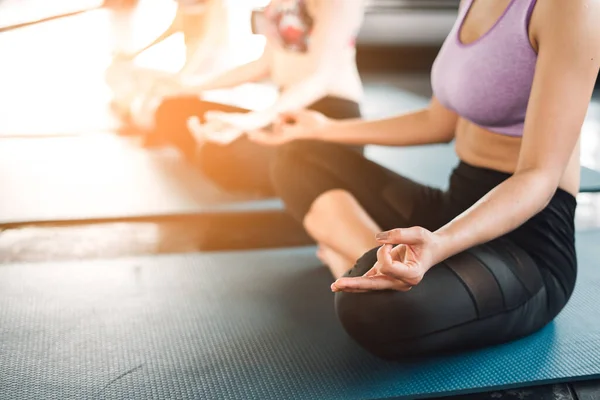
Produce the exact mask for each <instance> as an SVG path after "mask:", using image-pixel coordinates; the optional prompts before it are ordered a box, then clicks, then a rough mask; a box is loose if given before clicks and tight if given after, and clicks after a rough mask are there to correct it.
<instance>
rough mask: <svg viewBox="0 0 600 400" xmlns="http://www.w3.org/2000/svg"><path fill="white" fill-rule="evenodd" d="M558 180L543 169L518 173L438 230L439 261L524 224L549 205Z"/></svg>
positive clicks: (437, 256)
mask: <svg viewBox="0 0 600 400" xmlns="http://www.w3.org/2000/svg"><path fill="white" fill-rule="evenodd" d="M555 191H556V184H555V182H554V181H552V180H551V179H548V178H547V177H546V175H545V174H544V173H542V172H541V171H539V170H531V171H525V172H520V173H516V174H514V175H513V176H512V177H510V178H509V179H507V180H506V181H504V182H503V183H501V184H500V185H498V186H497V187H496V188H494V189H493V190H491V191H490V192H489V193H488V194H486V195H485V196H484V197H482V198H481V199H480V200H479V201H478V202H477V203H475V204H474V205H473V206H471V207H470V208H469V209H468V210H466V211H465V212H463V213H462V214H461V215H459V216H458V217H456V218H455V219H454V220H452V221H451V222H449V223H448V224H446V225H445V226H443V227H442V228H440V229H438V230H437V231H436V232H435V235H436V237H438V243H439V251H438V252H437V254H436V258H437V259H436V260H435V263H439V262H441V261H443V260H445V259H446V258H448V257H451V256H452V255H454V254H457V253H459V252H461V251H464V250H466V249H468V248H471V247H473V246H477V245H479V244H482V243H486V242H489V241H491V240H493V239H496V238H498V237H500V236H502V235H504V234H507V233H509V232H511V231H513V230H514V229H516V228H518V227H519V226H521V225H522V224H523V223H525V222H526V221H527V220H529V219H530V218H531V217H533V216H534V215H536V214H537V213H539V212H540V211H542V210H543V209H544V207H546V205H547V204H548V203H549V201H550V199H551V198H552V196H553V195H554V192H555Z"/></svg>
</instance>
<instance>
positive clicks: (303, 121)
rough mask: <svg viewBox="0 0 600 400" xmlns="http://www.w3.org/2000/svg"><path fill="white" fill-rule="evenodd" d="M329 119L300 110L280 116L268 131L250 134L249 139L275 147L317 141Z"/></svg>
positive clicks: (312, 112)
mask: <svg viewBox="0 0 600 400" xmlns="http://www.w3.org/2000/svg"><path fill="white" fill-rule="evenodd" d="M331 122H332V120H331V119H329V118H327V117H326V116H325V115H323V114H321V113H320V112H317V111H312V110H301V111H295V112H289V113H284V114H281V115H279V116H278V117H277V119H276V120H275V121H274V122H273V124H272V125H271V127H270V129H259V130H256V131H254V132H251V133H250V134H249V135H248V136H249V138H250V139H251V140H252V141H254V142H257V143H260V144H264V145H270V146H277V145H281V144H284V143H287V142H291V141H292V140H297V139H318V138H319V136H320V132H321V131H322V130H323V129H324V128H325V127H327V126H328V125H330V124H331Z"/></svg>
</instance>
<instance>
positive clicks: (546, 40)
mask: <svg viewBox="0 0 600 400" xmlns="http://www.w3.org/2000/svg"><path fill="white" fill-rule="evenodd" d="M531 32H532V35H533V37H534V38H535V39H536V41H537V42H538V44H539V45H542V46H554V45H566V44H567V42H570V44H571V45H578V44H579V45H584V46H588V45H591V46H593V44H596V45H600V0H569V1H564V0H543V1H540V0H538V1H537V3H536V5H535V10H534V13H533V16H532V19H531ZM574 41H576V42H577V43H574ZM596 48H597V49H598V48H599V47H598V46H596ZM592 50H595V49H591V48H590V51H592Z"/></svg>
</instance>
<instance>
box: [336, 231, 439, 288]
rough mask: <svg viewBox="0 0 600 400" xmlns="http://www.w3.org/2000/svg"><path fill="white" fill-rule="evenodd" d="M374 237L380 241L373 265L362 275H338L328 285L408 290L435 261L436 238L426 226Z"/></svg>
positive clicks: (417, 282) (388, 232) (419, 280)
mask: <svg viewBox="0 0 600 400" xmlns="http://www.w3.org/2000/svg"><path fill="white" fill-rule="evenodd" d="M377 241H379V242H380V243H382V244H383V245H382V246H381V247H380V248H379V250H378V251H377V262H376V263H375V265H374V266H373V268H371V269H370V270H369V271H368V272H367V273H366V274H364V275H363V276H359V277H354V278H350V277H343V278H340V279H338V280H337V281H335V282H334V283H333V284H332V285H331V290H332V291H334V292H351V293H362V292H368V291H375V290H398V291H408V290H410V289H411V288H412V287H413V286H416V285H418V284H419V283H420V282H421V280H422V279H423V276H424V275H425V273H426V272H427V271H428V270H429V268H431V267H432V266H433V265H434V264H435V260H436V254H437V253H438V248H439V246H438V242H437V238H436V236H435V234H434V233H432V232H430V231H428V230H427V229H425V228H421V227H412V228H407V229H393V230H391V231H387V232H382V233H380V234H378V235H377Z"/></svg>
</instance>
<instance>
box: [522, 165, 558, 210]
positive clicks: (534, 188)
mask: <svg viewBox="0 0 600 400" xmlns="http://www.w3.org/2000/svg"><path fill="white" fill-rule="evenodd" d="M514 176H516V177H523V178H524V183H523V187H524V188H526V191H527V192H528V193H532V194H534V196H535V197H536V200H537V205H538V207H537V208H538V209H537V212H540V211H542V210H543V209H544V208H546V206H548V204H549V203H550V201H551V200H552V197H554V195H555V193H556V190H557V189H558V185H559V183H560V178H561V174H560V173H558V172H556V171H552V170H549V169H542V168H536V169H529V170H520V171H517V172H515V174H514Z"/></svg>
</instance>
